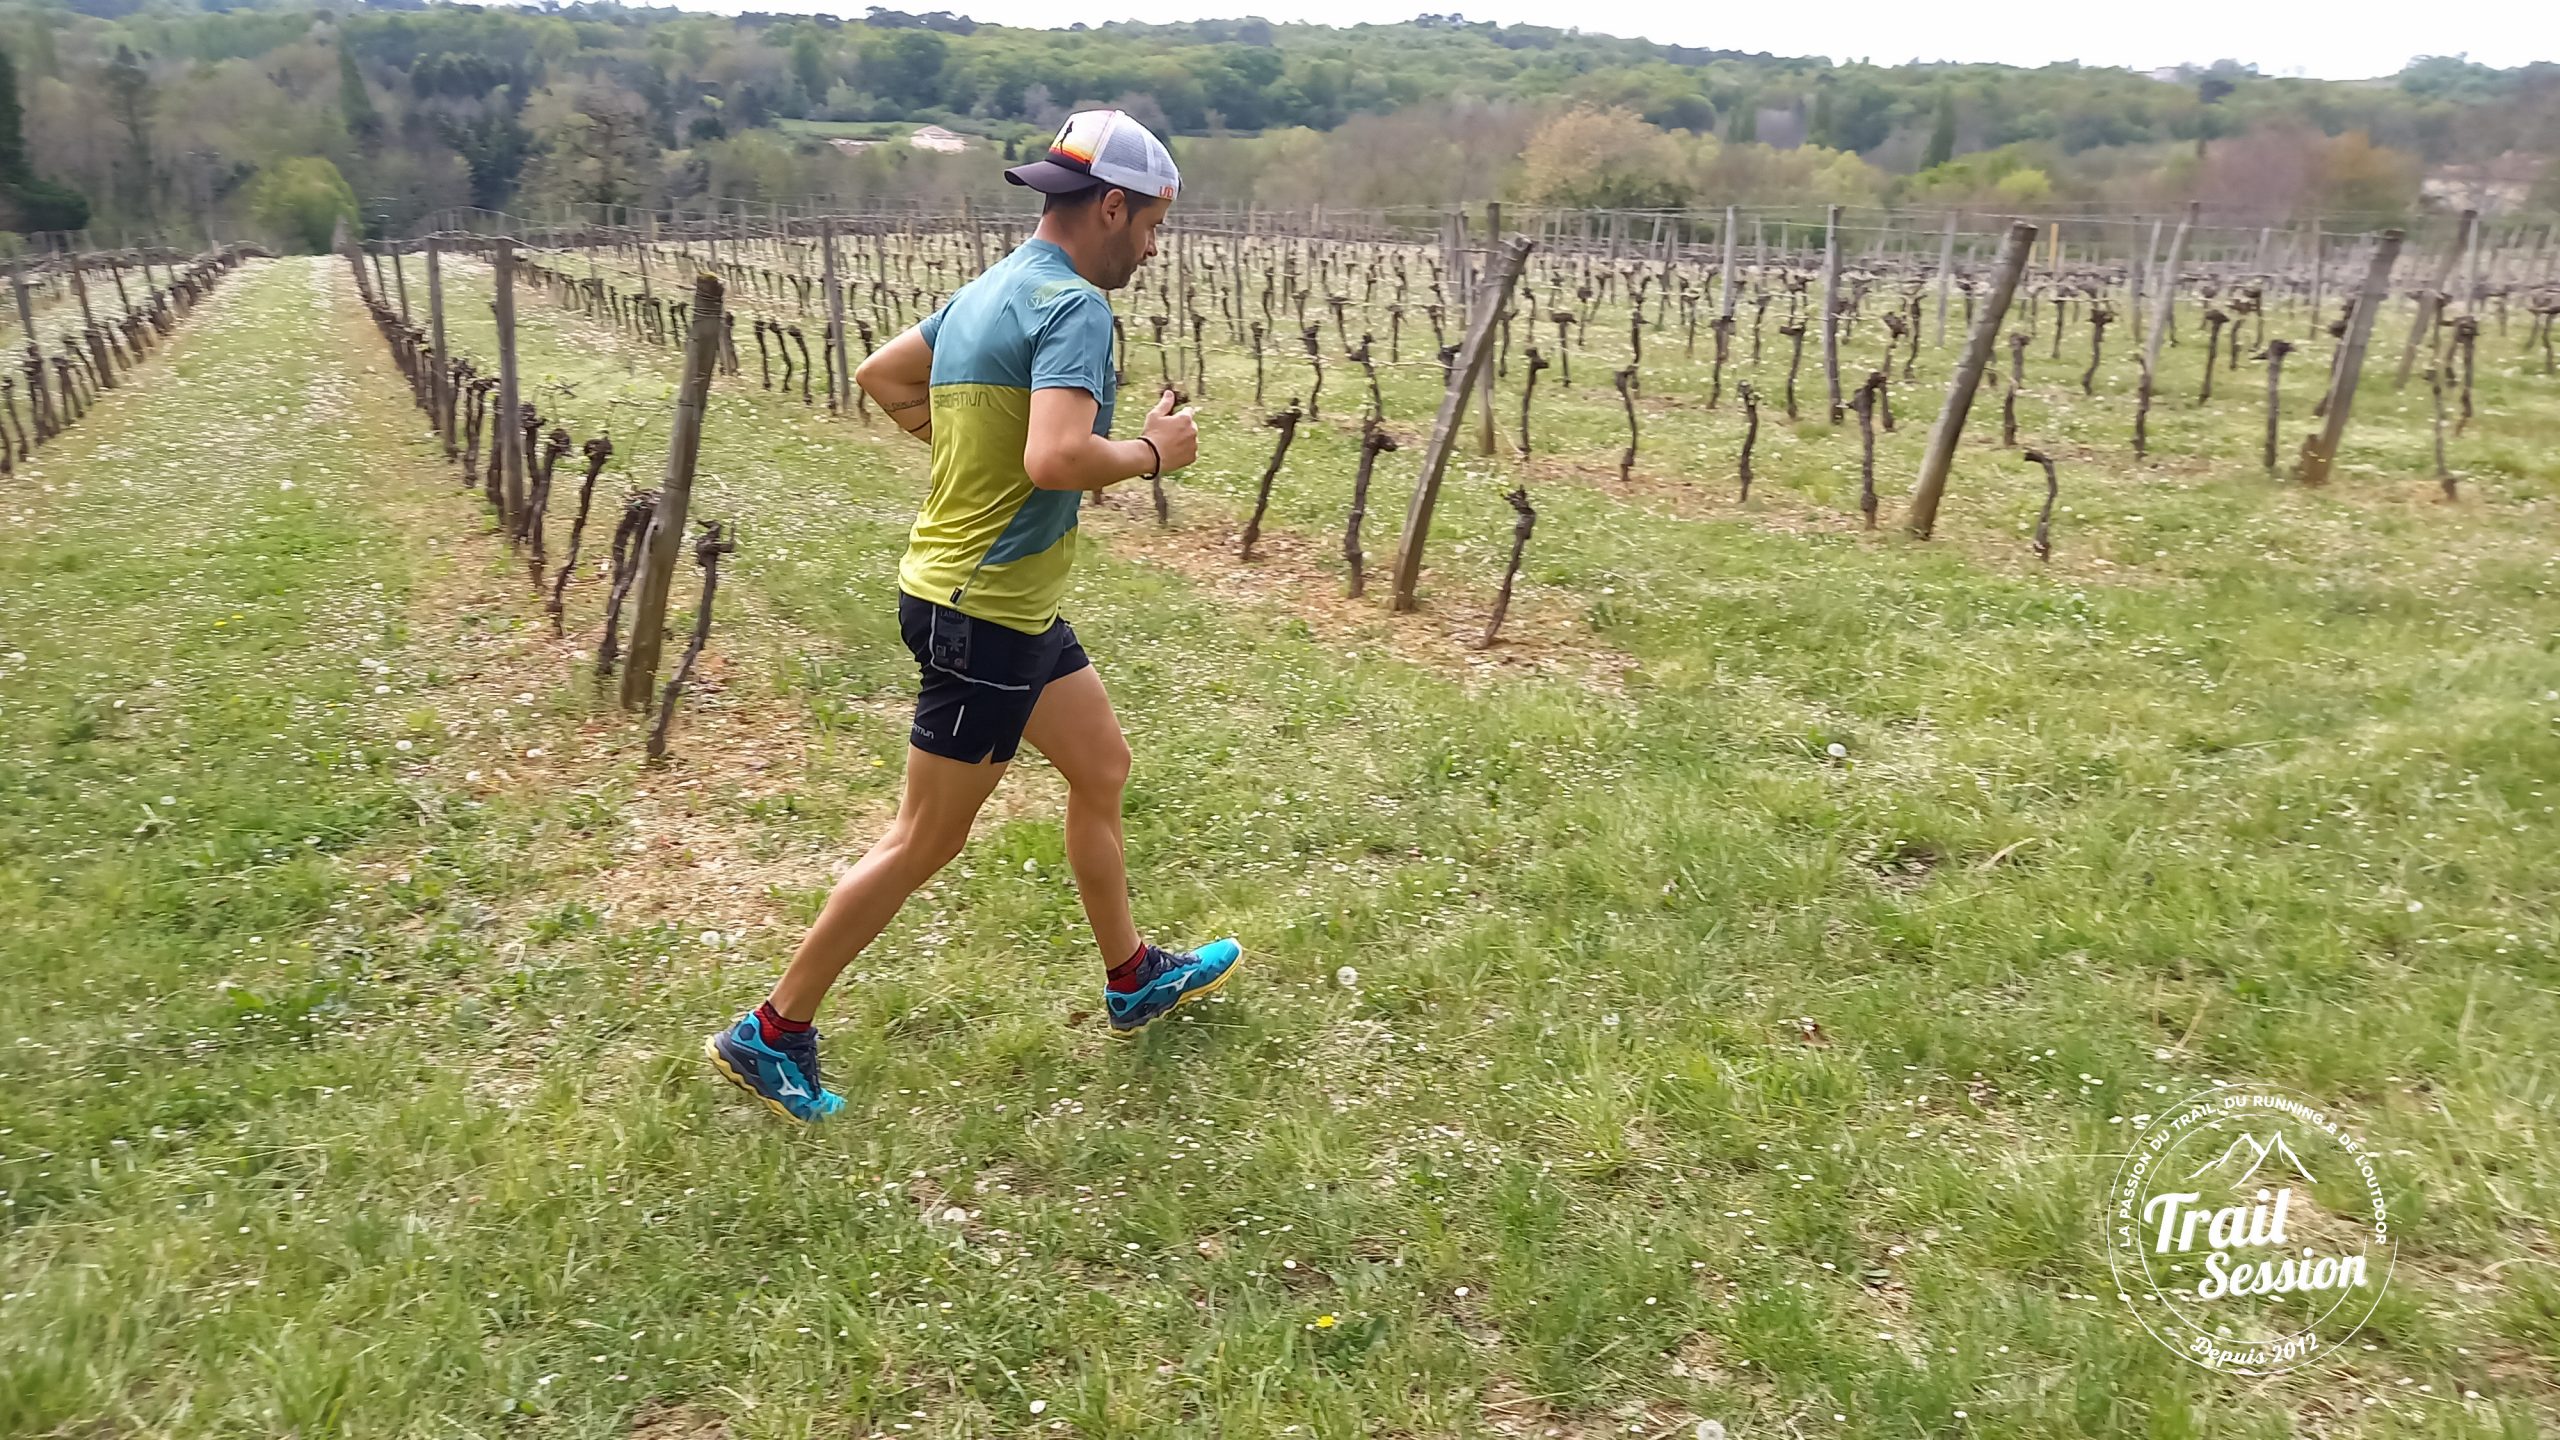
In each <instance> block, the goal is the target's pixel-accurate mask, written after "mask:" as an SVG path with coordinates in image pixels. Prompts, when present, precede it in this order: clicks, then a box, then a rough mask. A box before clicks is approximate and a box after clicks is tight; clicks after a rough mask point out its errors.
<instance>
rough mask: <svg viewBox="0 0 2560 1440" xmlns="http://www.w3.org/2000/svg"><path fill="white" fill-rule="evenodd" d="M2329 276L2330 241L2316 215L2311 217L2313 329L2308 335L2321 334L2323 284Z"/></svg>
mask: <svg viewBox="0 0 2560 1440" xmlns="http://www.w3.org/2000/svg"><path fill="white" fill-rule="evenodd" d="M2328 274H2329V249H2328V239H2327V237H2325V236H2323V235H2322V234H2321V233H2320V217H2319V216H2317V215H2314V216H2312V217H2311V329H2310V331H2309V332H2307V333H2312V334H2317V333H2318V332H2319V329H2320V301H2321V299H2322V297H2323V291H2324V288H2325V287H2324V286H2323V285H2322V283H2321V282H2322V281H2323V280H2325V279H2326V278H2327V276H2328Z"/></svg>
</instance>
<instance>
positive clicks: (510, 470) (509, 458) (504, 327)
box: [489, 235, 524, 536]
mask: <svg viewBox="0 0 2560 1440" xmlns="http://www.w3.org/2000/svg"><path fill="white" fill-rule="evenodd" d="M489 261H490V265H491V267H492V268H493V269H495V270H496V272H497V277H498V283H497V291H498V298H497V303H496V304H495V305H494V306H492V307H491V308H493V309H494V310H495V311H496V312H497V321H498V433H497V435H496V437H495V439H494V442H493V443H495V444H496V445H497V446H498V455H499V457H500V459H499V470H500V474H501V477H502V479H501V483H502V484H503V486H504V487H505V488H504V489H503V491H502V492H501V493H502V495H503V496H504V498H503V500H502V501H501V508H503V509H504V510H505V512H506V513H505V514H503V515H501V516H499V517H498V518H499V521H500V522H501V524H502V525H503V526H504V528H505V530H506V532H507V534H508V535H510V536H513V535H514V534H515V533H516V517H518V516H519V515H521V514H523V513H524V422H523V419H522V417H521V416H520V414H519V412H518V411H517V408H516V406H517V390H516V242H515V241H513V240H511V239H509V238H507V237H505V236H503V235H502V236H500V237H498V248H497V249H496V250H494V251H492V252H491V253H490V257H489Z"/></svg>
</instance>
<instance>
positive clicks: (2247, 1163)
mask: <svg viewBox="0 0 2560 1440" xmlns="http://www.w3.org/2000/svg"><path fill="white" fill-rule="evenodd" d="M2271 1162H2272V1163H2278V1164H2281V1165H2283V1166H2284V1167H2285V1168H2288V1169H2290V1170H2292V1171H2293V1173H2294V1174H2296V1175H2299V1176H2301V1177H2302V1183H2303V1184H2305V1185H2312V1184H2317V1183H2318V1182H2317V1181H2315V1180H2313V1179H2312V1178H2311V1171H2310V1170H2309V1169H2308V1168H2306V1167H2305V1166H2304V1165H2303V1163H2302V1157H2300V1156H2298V1155H2296V1154H2294V1153H2293V1147H2292V1146H2290V1145H2287V1144H2286V1143H2284V1132H2283V1131H2281V1130H2278V1131H2275V1132H2273V1133H2271V1134H2269V1135H2268V1136H2267V1138H2266V1139H2264V1140H2261V1139H2259V1138H2258V1137H2257V1136H2255V1135H2242V1136H2241V1137H2239V1138H2238V1139H2236V1140H2234V1141H2232V1142H2231V1143H2230V1144H2229V1145H2228V1146H2226V1147H2224V1149H2223V1151H2222V1153H2221V1154H2219V1155H2217V1156H2215V1157H2214V1158H2213V1159H2211V1160H2209V1161H2207V1162H2205V1163H2204V1164H2203V1165H2200V1166H2198V1167H2196V1169H2195V1170H2194V1171H2192V1172H2191V1173H2189V1174H2188V1176H2187V1178H2188V1179H2190V1180H2193V1179H2195V1178H2196V1176H2198V1175H2203V1174H2207V1173H2209V1172H2210V1173H2223V1172H2228V1171H2230V1170H2231V1169H2232V1168H2233V1167H2235V1166H2239V1167H2243V1168H2241V1169H2240V1173H2239V1174H2237V1175H2233V1176H2230V1177H2229V1178H2228V1179H2227V1180H2226V1181H2225V1182H2224V1183H2226V1184H2228V1185H2230V1186H2231V1188H2233V1189H2235V1190H2236V1189H2239V1188H2240V1187H2241V1186H2243V1185H2246V1184H2248V1183H2249V1180H2250V1178H2251V1177H2252V1176H2254V1175H2256V1174H2257V1173H2258V1171H2259V1170H2261V1169H2263V1168H2265V1167H2266V1166H2267V1165H2268V1164H2269V1163H2271Z"/></svg>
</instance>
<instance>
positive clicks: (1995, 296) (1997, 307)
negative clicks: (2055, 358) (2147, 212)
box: [1903, 220, 2036, 540]
mask: <svg viewBox="0 0 2560 1440" xmlns="http://www.w3.org/2000/svg"><path fill="white" fill-rule="evenodd" d="M2035 246H2036V227H2034V226H2033V225H2030V224H2028V223H2027V222H2026V221H2024V220H2013V221H2011V222H2010V224H2009V243H2008V244H2006V245H2004V246H2002V247H2001V250H2000V269H1999V272H1998V273H1997V274H1995V275H1994V276H1993V277H1992V280H1991V293H1990V295H1989V296H1987V297H1985V299H1984V301H1983V303H1982V304H1980V305H1978V306H1976V307H1975V308H1974V312H1973V334H1972V335H1971V336H1969V337H1967V339H1966V340H1965V346H1964V358H1963V359H1962V360H1961V361H1959V362H1957V365H1956V373H1955V376H1954V378H1953V379H1951V380H1949V381H1948V382H1947V403H1946V404H1945V405H1944V406H1943V407H1942V408H1940V410H1939V411H1938V423H1937V424H1935V425H1933V426H1931V427H1930V428H1929V448H1928V450H1927V451H1925V452H1924V453H1923V454H1922V456H1921V460H1920V480H1919V483H1918V484H1915V485H1913V486H1912V487H1911V515H1910V518H1909V519H1907V520H1905V521H1904V522H1903V528H1904V529H1905V530H1908V531H1909V532H1910V533H1911V536H1912V538H1913V539H1916V540H1926V539H1928V538H1929V532H1930V531H1931V530H1933V529H1935V528H1936V526H1937V523H1938V501H1939V500H1940V499H1941V498H1942V497H1943V496H1945V494H1946V493H1947V471H1948V470H1949V469H1950V468H1951V467H1952V466H1953V465H1954V464H1955V458H1956V440H1957V438H1958V437H1960V436H1961V435H1963V434H1964V421H1965V415H1966V413H1967V412H1968V411H1970V410H1972V409H1973V396H1974V392H1975V391H1977V390H1979V389H1981V388H1982V371H1983V367H1985V366H1986V365H1989V364H1990V363H1991V351H1992V348H1993V345H1994V342H1995V341H1997V340H1998V338H1999V335H2000V324H2001V322H2002V321H2003V320H2005V319H2006V318H2007V317H2008V314H2009V302H2010V300H2011V299H2012V298H2013V297H2015V296H2016V295H2017V293H2018V277H2019V276H2021V275H2023V274H2025V273H2026V269H2027V258H2028V257H2029V256H2030V255H2032V254H2033V253H2034V252H2035Z"/></svg>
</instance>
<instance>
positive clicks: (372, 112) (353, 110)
mask: <svg viewBox="0 0 2560 1440" xmlns="http://www.w3.org/2000/svg"><path fill="white" fill-rule="evenodd" d="M338 110H339V113H341V114H343V115H345V116H346V117H347V133H348V134H350V135H353V136H354V137H356V141H357V143H358V144H361V145H363V146H364V147H365V148H366V149H368V150H369V149H372V148H373V147H374V146H376V145H379V144H381V143H382V112H381V111H379V110H376V109H375V108H373V94H372V92H370V91H368V90H366V89H365V88H364V76H363V75H361V74H359V73H357V70H356V57H355V52H354V51H352V50H349V49H348V48H347V47H346V43H345V41H344V40H343V39H342V40H341V41H340V42H339V44H338Z"/></svg>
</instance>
